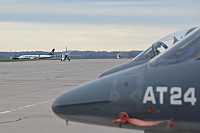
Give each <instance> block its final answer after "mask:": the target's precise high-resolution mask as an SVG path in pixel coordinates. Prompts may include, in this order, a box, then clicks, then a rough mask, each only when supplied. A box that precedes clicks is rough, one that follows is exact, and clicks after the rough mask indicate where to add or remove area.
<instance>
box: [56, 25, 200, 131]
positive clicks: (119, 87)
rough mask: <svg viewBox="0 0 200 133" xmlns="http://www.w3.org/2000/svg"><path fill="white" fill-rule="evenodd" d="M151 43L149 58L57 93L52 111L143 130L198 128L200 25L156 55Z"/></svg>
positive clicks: (72, 118)
mask: <svg viewBox="0 0 200 133" xmlns="http://www.w3.org/2000/svg"><path fill="white" fill-rule="evenodd" d="M177 39H178V38H177ZM154 48H155V47H153V48H152V49H153V50H154V51H152V52H153V53H151V54H153V56H154V58H153V59H151V60H148V61H146V62H143V63H141V64H139V65H136V66H132V67H129V68H126V69H124V70H119V71H116V72H114V73H111V74H108V75H106V76H103V77H101V78H97V79H95V80H93V81H90V82H87V83H85V84H82V85H80V86H78V87H75V88H73V89H71V90H68V91H66V92H64V93H62V94H60V95H59V96H58V97H57V98H56V99H55V101H54V102H53V104H52V109H53V111H54V113H55V114H56V115H58V116H59V117H61V118H63V119H64V120H66V122H68V121H76V122H83V123H88V124H97V125H104V126H113V127H122V128H130V129H137V130H144V132H145V133H199V132H200V117H199V116H200V113H199V109H200V104H199V102H200V89H199V88H200V82H199V79H200V70H199V66H200V28H194V29H193V30H191V31H190V33H188V32H187V34H185V36H184V37H183V38H182V39H180V40H178V41H176V43H174V45H172V46H171V47H169V48H167V50H165V51H164V52H162V53H159V54H158V55H157V52H156V50H155V49H154ZM147 56H149V55H147ZM155 56H156V57H155ZM149 57H150V56H149ZM150 58H151V57H150Z"/></svg>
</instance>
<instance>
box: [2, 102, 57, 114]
mask: <svg viewBox="0 0 200 133" xmlns="http://www.w3.org/2000/svg"><path fill="white" fill-rule="evenodd" d="M53 100H54V99H51V100H47V101H43V102H39V103H36V104H30V105H26V106H23V107H19V108H16V109H11V110H7V111H3V112H0V115H3V114H8V113H12V112H14V111H17V110H22V109H26V108H30V107H35V106H38V105H41V104H45V103H49V102H52V101H53Z"/></svg>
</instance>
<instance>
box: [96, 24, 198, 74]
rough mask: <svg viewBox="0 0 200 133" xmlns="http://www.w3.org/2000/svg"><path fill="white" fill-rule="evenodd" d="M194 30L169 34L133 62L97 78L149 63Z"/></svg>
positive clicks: (189, 29) (114, 68) (119, 66)
mask: <svg viewBox="0 0 200 133" xmlns="http://www.w3.org/2000/svg"><path fill="white" fill-rule="evenodd" d="M195 28H196V27H193V28H188V29H184V30H180V31H178V32H174V33H171V34H169V35H167V36H165V37H163V38H161V39H159V40H158V41H156V42H155V43H153V44H152V45H151V46H150V47H149V48H147V49H146V50H144V51H143V52H141V53H140V54H139V55H138V56H136V57H135V58H133V60H131V61H129V62H126V63H124V64H121V65H118V66H115V67H113V68H110V69H108V70H106V71H105V72H103V73H102V74H101V75H100V76H99V77H103V76H106V75H108V74H111V73H114V72H117V71H121V70H124V69H127V68H130V67H133V66H136V65H140V64H143V63H145V62H147V61H149V60H150V59H152V58H154V57H155V56H157V55H158V54H160V53H161V52H164V51H165V50H166V49H167V48H168V47H171V46H172V45H174V44H175V43H176V42H178V41H179V40H181V39H183V38H184V37H185V36H186V35H188V34H189V33H190V32H192V31H193V30H194V29H195Z"/></svg>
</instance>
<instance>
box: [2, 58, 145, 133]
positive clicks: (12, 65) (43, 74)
mask: <svg viewBox="0 0 200 133" xmlns="http://www.w3.org/2000/svg"><path fill="white" fill-rule="evenodd" d="M127 61H130V59H119V60H116V59H105V60H102V59H98V60H93V59H88V60H71V61H70V62H67V61H66V62H61V61H59V60H38V61H23V62H2V63H0V132H1V133H14V132H15V133H94V132H95V133H102V132H103V133H111V132H113V133H122V132H123V133H143V132H142V131H137V130H129V129H123V128H122V129H120V128H112V127H104V126H97V125H88V124H82V123H76V122H71V121H70V122H69V126H66V123H65V121H64V120H62V119H60V118H58V117H57V116H56V115H55V114H54V113H53V112H52V110H51V105H52V102H53V99H54V98H55V97H56V96H57V95H58V94H60V93H61V92H63V91H65V90H68V89H70V88H72V87H74V86H77V85H80V84H81V83H84V82H87V81H89V80H92V79H95V78H98V76H99V74H100V73H101V72H103V71H104V70H106V69H108V68H110V67H113V66H116V65H118V64H121V63H124V62H127Z"/></svg>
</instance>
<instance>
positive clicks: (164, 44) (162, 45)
mask: <svg viewBox="0 0 200 133" xmlns="http://www.w3.org/2000/svg"><path fill="white" fill-rule="evenodd" d="M196 28H197V27H194V28H190V29H185V30H181V31H178V32H175V33H172V34H170V35H167V36H165V37H163V38H161V39H159V40H158V41H157V42H155V43H153V44H152V46H150V47H149V48H148V49H146V50H144V51H143V52H142V53H140V54H139V55H138V56H136V57H135V58H134V59H133V61H141V60H146V59H151V58H154V57H155V56H157V55H158V54H160V53H162V52H163V51H165V50H166V49H167V48H168V47H171V46H172V45H174V44H176V43H177V42H179V41H180V40H182V39H183V38H185V37H186V36H187V35H188V34H189V33H191V32H192V31H194V29H196Z"/></svg>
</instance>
